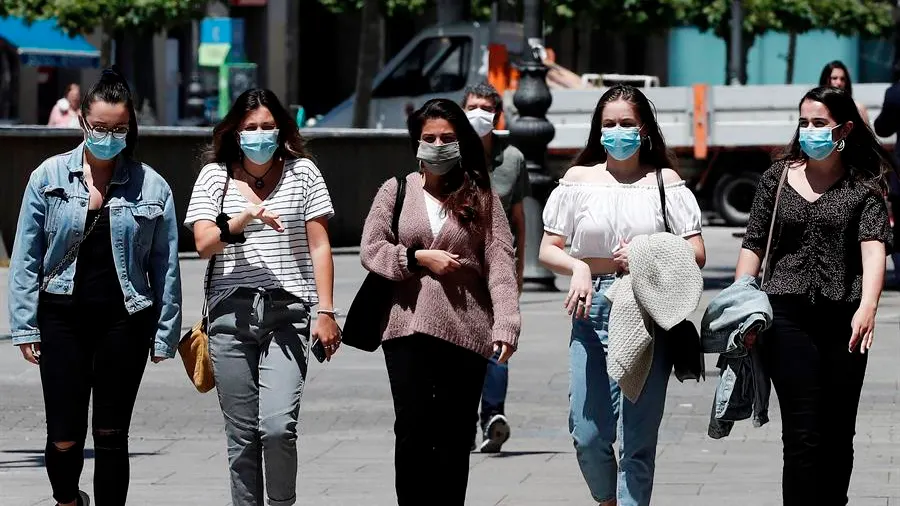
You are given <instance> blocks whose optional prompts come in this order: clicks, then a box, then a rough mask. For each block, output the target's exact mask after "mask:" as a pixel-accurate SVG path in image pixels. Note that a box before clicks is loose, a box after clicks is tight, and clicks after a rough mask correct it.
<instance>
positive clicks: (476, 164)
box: [406, 98, 491, 224]
mask: <svg viewBox="0 0 900 506" xmlns="http://www.w3.org/2000/svg"><path fill="white" fill-rule="evenodd" d="M430 119H443V120H446V121H447V122H448V123H450V125H451V126H452V127H453V130H454V132H456V139H457V140H458V141H459V151H460V162H459V163H458V164H457V165H456V166H455V167H453V169H451V170H450V172H448V173H446V174H444V175H443V176H441V193H442V195H443V196H444V197H445V198H446V200H444V209H446V210H447V211H448V212H450V213H453V215H454V216H456V218H457V219H458V220H459V221H460V223H463V224H468V223H471V222H473V221H474V220H475V218H477V217H478V216H479V215H482V214H483V213H484V211H485V210H486V208H487V205H488V201H487V198H486V197H487V196H488V195H490V190H491V179H490V175H489V174H488V169H487V162H486V161H485V157H484V147H483V145H482V144H481V139H480V138H479V137H478V134H477V133H475V129H474V128H472V125H471V124H469V120H468V119H466V113H465V112H463V110H462V108H461V107H460V106H459V105H457V104H456V102H453V101H452V100H448V99H446V98H435V99H432V100H429V101H428V102H425V105H423V106H422V108H421V109H419V110H418V111H415V112H414V113H412V114H411V115H410V116H409V118H408V119H407V120H406V126H407V128H408V129H409V138H410V140H411V141H412V148H413V151H414V152H415V151H418V149H419V139H421V137H422V129H423V128H424V127H425V122H426V121H428V120H430Z"/></svg>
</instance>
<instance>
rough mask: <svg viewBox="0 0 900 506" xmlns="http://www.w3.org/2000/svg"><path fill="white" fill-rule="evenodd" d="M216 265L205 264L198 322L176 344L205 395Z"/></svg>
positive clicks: (212, 381)
mask: <svg viewBox="0 0 900 506" xmlns="http://www.w3.org/2000/svg"><path fill="white" fill-rule="evenodd" d="M230 179H231V176H230V175H228V176H226V177H225V187H224V188H223V189H222V199H221V200H220V201H219V213H221V212H222V211H223V209H224V206H225V194H226V193H228V183H229V180H230ZM215 264H216V257H215V255H213V256H212V258H210V259H209V263H207V264H206V281H205V282H204V284H203V313H202V315H201V316H200V321H198V322H197V323H195V324H194V326H193V327H191V330H189V331H187V332H186V333H185V334H184V336H182V337H181V341H180V342H179V343H178V354H179V355H181V361H182V362H183V363H184V370H185V372H187V375H188V378H190V380H191V383H193V384H194V388H196V389H197V391H198V392H200V393H202V394H203V393H206V392H209V391H210V390H212V389H213V388H215V386H216V377H215V375H214V374H213V365H212V357H210V355H209V334H208V333H207V332H208V331H209V286H210V284H211V283H212V275H213V266H215Z"/></svg>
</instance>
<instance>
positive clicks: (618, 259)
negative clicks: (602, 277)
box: [613, 241, 629, 274]
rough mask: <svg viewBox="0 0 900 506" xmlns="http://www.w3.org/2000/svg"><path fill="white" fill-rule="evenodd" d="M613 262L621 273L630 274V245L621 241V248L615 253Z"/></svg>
mask: <svg viewBox="0 0 900 506" xmlns="http://www.w3.org/2000/svg"><path fill="white" fill-rule="evenodd" d="M613 262H615V263H616V267H618V268H619V272H624V273H626V274H627V273H628V272H629V270H628V243H627V242H626V241H619V248H618V249H617V250H616V251H615V253H613Z"/></svg>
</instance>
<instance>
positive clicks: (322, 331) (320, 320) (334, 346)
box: [312, 313, 341, 362]
mask: <svg viewBox="0 0 900 506" xmlns="http://www.w3.org/2000/svg"><path fill="white" fill-rule="evenodd" d="M312 339H313V341H315V340H316V339H318V340H319V341H321V342H322V347H323V348H325V357H326V359H327V360H328V361H329V362H330V361H331V356H332V355H334V354H335V353H337V351H338V348H339V347H340V346H341V328H340V327H338V324H337V321H335V319H334V315H332V314H328V313H319V315H318V316H317V317H316V326H315V327H314V328H313V331H312Z"/></svg>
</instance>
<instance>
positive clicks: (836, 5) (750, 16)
mask: <svg viewBox="0 0 900 506" xmlns="http://www.w3.org/2000/svg"><path fill="white" fill-rule="evenodd" d="M660 1H662V2H664V3H666V4H668V6H669V7H670V8H671V9H672V11H673V13H674V18H675V19H676V20H677V21H679V22H680V23H682V24H685V25H694V26H696V27H698V28H699V29H700V30H703V31H709V32H712V33H714V34H715V35H716V36H717V37H719V38H721V39H723V40H724V41H725V45H726V55H727V62H726V66H725V72H726V76H727V72H728V67H729V65H730V63H731V51H730V49H731V40H730V33H731V2H730V0H660ZM741 3H742V5H743V10H744V20H743V25H742V28H743V30H742V32H743V40H742V57H741V62H740V67H741V72H740V74H741V75H740V80H741V82H742V83H746V82H747V53H748V52H749V50H750V47H751V46H752V45H753V42H754V41H755V40H756V38H757V37H759V36H760V35H762V34H764V33H766V32H768V31H775V32H782V33H787V34H789V35H792V37H791V39H792V40H793V42H792V43H791V44H789V48H788V67H789V68H788V74H789V75H788V80H790V79H792V74H793V55H792V50H791V48H792V47H793V48H795V47H796V45H795V44H796V39H795V37H796V35H798V34H803V33H806V32H809V31H811V30H817V29H822V30H832V31H834V32H835V33H837V34H839V35H860V36H863V37H883V36H887V35H889V34H890V32H891V30H892V29H893V20H892V10H893V2H892V1H890V0H854V1H846V0H743V1H742V2H741ZM726 81H727V79H726Z"/></svg>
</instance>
